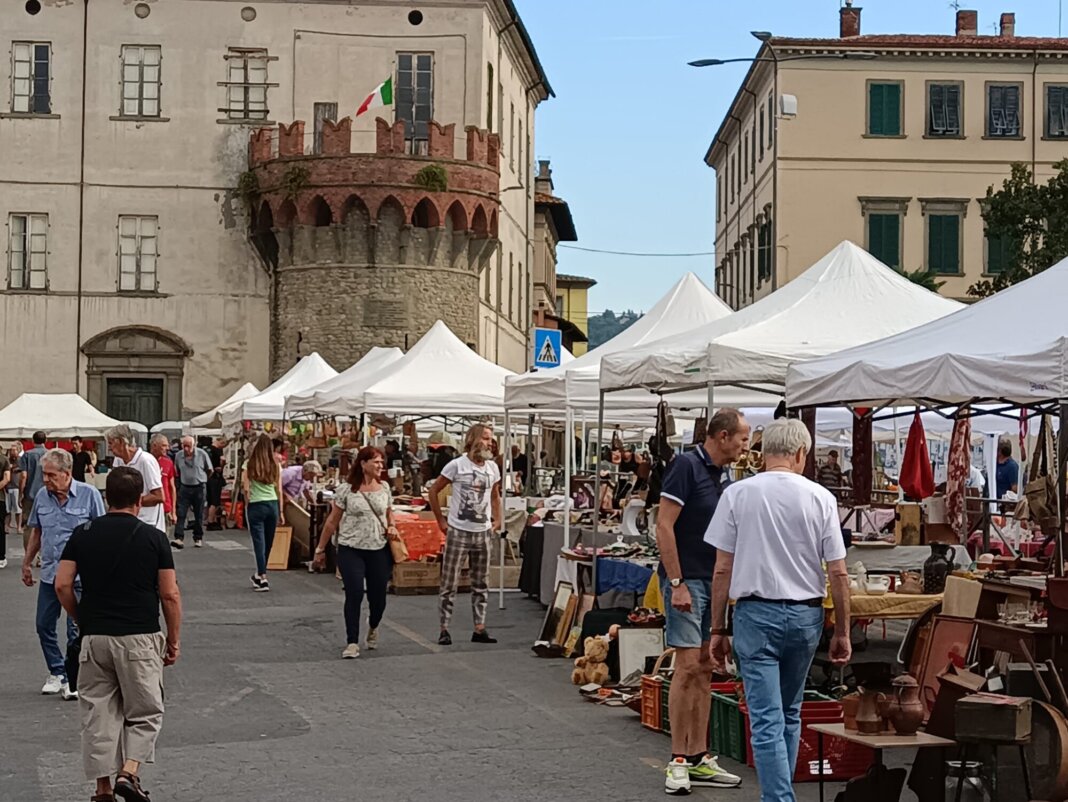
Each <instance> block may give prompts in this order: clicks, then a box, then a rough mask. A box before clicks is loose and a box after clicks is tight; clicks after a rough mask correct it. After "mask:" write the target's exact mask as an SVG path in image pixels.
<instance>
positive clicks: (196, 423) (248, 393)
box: [189, 382, 260, 429]
mask: <svg viewBox="0 0 1068 802" xmlns="http://www.w3.org/2000/svg"><path fill="white" fill-rule="evenodd" d="M259 392H260V391H259V388H257V387H256V385H255V384H253V383H252V382H245V383H244V384H242V385H241V386H240V387H238V388H237V390H236V391H234V393H233V394H232V395H231V396H230V397H229V398H227V399H226V400H225V401H223V402H222V403H221V404H219V405H218V406H217V407H215V409H209V410H208V411H207V412H203V413H201V414H200V415H197V416H196V417H194V418H192V419H190V421H189V426H190V428H192V429H218V428H219V427H220V426H222V415H223V413H224V412H226V410H228V409H230V408H231V407H235V406H237V405H238V403H240V402H241V401H244V400H245V399H246V398H252V396H254V395H259Z"/></svg>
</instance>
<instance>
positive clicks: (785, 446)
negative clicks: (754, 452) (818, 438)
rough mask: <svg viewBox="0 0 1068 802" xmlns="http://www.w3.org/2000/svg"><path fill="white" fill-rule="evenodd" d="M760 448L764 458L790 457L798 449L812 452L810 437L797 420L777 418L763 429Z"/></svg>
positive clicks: (802, 424) (803, 425)
mask: <svg viewBox="0 0 1068 802" xmlns="http://www.w3.org/2000/svg"><path fill="white" fill-rule="evenodd" d="M760 447H761V449H763V452H764V456H765V457H792V456H793V455H794V454H796V453H797V451H798V449H804V450H805V452H806V453H807V452H809V451H811V450H812V435H810V434H809V433H808V427H806V426H805V424H804V423H802V422H801V421H799V420H798V419H797V418H779V419H778V420H776V421H772V422H771V423H769V424H768V425H767V426H765V427H764V434H763V436H762V437H761V440H760Z"/></svg>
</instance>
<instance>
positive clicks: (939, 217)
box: [927, 214, 960, 274]
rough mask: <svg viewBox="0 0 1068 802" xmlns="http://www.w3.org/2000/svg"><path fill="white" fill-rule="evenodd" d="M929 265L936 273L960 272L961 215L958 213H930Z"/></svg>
mask: <svg viewBox="0 0 1068 802" xmlns="http://www.w3.org/2000/svg"><path fill="white" fill-rule="evenodd" d="M927 267H928V269H929V270H931V271H932V272H934V273H947V274H955V273H959V272H960V217H959V216H958V215H955V214H932V215H928V217H927Z"/></svg>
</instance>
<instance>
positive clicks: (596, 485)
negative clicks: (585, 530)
mask: <svg viewBox="0 0 1068 802" xmlns="http://www.w3.org/2000/svg"><path fill="white" fill-rule="evenodd" d="M603 438H604V390H601V393H600V400H599V402H598V404H597V451H596V455H595V456H596V460H595V462H594V465H595V466H596V467H595V469H594V470H595V471H596V473H594V475H593V534H592V535H591V536H590V540H591V543H592V546H593V552H592V560H593V578H592V582H593V588H591V592H592V593H593V606H594V607H596V606H597V535H598V529H599V528H600V521H601V441H602V439H603Z"/></svg>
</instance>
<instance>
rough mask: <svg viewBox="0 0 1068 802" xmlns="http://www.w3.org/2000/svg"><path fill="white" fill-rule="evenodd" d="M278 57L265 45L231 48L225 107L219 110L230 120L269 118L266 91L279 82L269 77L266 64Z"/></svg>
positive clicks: (227, 58)
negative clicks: (263, 46)
mask: <svg viewBox="0 0 1068 802" xmlns="http://www.w3.org/2000/svg"><path fill="white" fill-rule="evenodd" d="M272 61H275V57H272V56H269V55H268V54H267V50H266V48H260V47H254V48H248V47H231V48H230V49H229V50H228V51H227V53H226V80H225V81H223V82H222V86H225V87H226V107H225V108H222V109H219V111H221V112H223V113H224V114H225V115H226V117H227V119H230V120H266V119H267V116H268V113H269V110H268V108H267V90H268V89H269V88H270V87H272V86H278V84H272V83H269V82H268V80H267V65H268V64H269V63H270V62H272Z"/></svg>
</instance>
